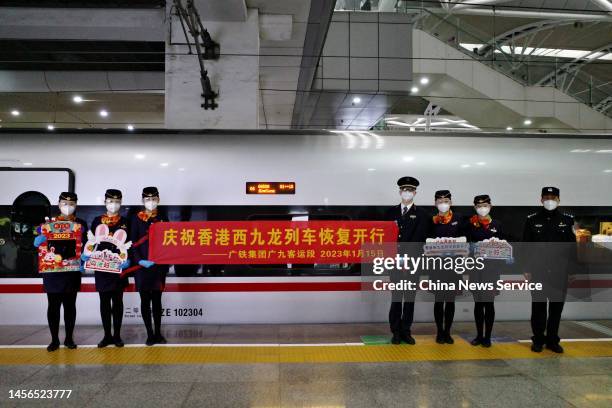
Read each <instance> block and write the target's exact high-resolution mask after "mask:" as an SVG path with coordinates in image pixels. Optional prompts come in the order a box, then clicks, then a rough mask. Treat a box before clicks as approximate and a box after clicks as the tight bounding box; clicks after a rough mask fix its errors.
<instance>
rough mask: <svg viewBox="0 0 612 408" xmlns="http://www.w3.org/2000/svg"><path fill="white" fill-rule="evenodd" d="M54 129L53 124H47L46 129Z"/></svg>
mask: <svg viewBox="0 0 612 408" xmlns="http://www.w3.org/2000/svg"><path fill="white" fill-rule="evenodd" d="M54 129H55V126H53V125H47V130H54Z"/></svg>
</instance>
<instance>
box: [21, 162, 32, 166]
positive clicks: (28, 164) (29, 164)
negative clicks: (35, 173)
mask: <svg viewBox="0 0 612 408" xmlns="http://www.w3.org/2000/svg"><path fill="white" fill-rule="evenodd" d="M23 165H24V166H31V165H32V163H31V162H24V163H23Z"/></svg>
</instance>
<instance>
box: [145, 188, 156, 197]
mask: <svg viewBox="0 0 612 408" xmlns="http://www.w3.org/2000/svg"><path fill="white" fill-rule="evenodd" d="M146 197H159V191H157V187H145V188H143V189H142V198H146Z"/></svg>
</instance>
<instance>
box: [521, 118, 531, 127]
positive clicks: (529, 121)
mask: <svg viewBox="0 0 612 408" xmlns="http://www.w3.org/2000/svg"><path fill="white" fill-rule="evenodd" d="M532 123H533V121H532V120H531V119H525V121H524V122H523V124H524V125H526V126H529V125H531V124H532Z"/></svg>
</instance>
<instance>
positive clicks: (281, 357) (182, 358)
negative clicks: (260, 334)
mask: <svg viewBox="0 0 612 408" xmlns="http://www.w3.org/2000/svg"><path fill="white" fill-rule="evenodd" d="M563 346H564V348H565V353H564V354H562V355H558V354H554V353H552V352H550V351H547V350H545V351H544V352H542V353H533V352H531V350H530V349H529V347H530V345H529V344H527V343H500V344H495V345H493V347H491V348H488V349H486V348H483V347H473V346H471V345H469V344H468V343H467V342H465V341H463V340H458V341H456V343H455V344H454V345H438V344H435V343H433V344H432V343H430V342H424V344H423V343H421V344H417V345H416V346H408V345H399V346H393V345H380V346H353V345H337V346H336V345H332V346H317V345H313V346H286V345H278V346H222V347H220V346H215V345H210V346H208V345H206V346H181V347H172V346H167V347H145V346H143V347H129V348H121V349H119V348H114V347H113V348H111V347H109V348H105V349H97V348H79V349H76V350H67V349H65V348H61V349H60V350H58V351H56V352H53V353H48V352H47V351H46V350H45V349H44V348H4V349H0V364H44V365H47V364H207V363H350V362H401V361H445V360H446V361H453V360H508V359H517V358H552V357H556V358H571V357H612V340H610V341H597V342H588V341H584V342H581V341H573V342H568V343H565V344H563Z"/></svg>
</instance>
